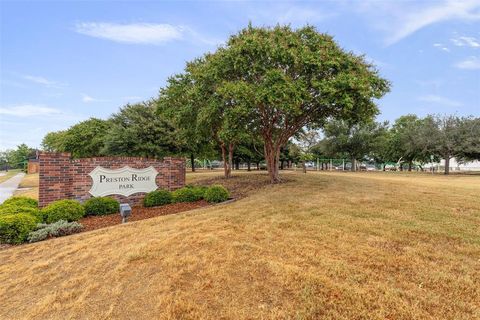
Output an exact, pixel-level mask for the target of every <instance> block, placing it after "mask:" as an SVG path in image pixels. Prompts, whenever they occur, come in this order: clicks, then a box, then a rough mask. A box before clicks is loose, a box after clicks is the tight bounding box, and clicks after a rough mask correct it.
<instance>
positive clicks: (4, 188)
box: [0, 173, 25, 204]
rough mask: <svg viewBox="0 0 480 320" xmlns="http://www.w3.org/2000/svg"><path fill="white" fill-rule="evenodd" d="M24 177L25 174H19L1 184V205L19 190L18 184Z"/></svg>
mask: <svg viewBox="0 0 480 320" xmlns="http://www.w3.org/2000/svg"><path fill="white" fill-rule="evenodd" d="M24 176H25V173H17V174H16V175H14V176H13V177H11V178H10V179H8V180H7V181H4V182H2V183H0V204H2V203H3V201H5V200H7V199H8V198H10V197H11V196H12V195H13V192H14V191H15V190H17V188H18V184H19V183H20V181H22V178H23V177H24Z"/></svg>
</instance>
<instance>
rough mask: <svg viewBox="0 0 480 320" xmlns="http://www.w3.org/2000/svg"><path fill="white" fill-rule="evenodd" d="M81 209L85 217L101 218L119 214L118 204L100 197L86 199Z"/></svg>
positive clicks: (107, 198)
mask: <svg viewBox="0 0 480 320" xmlns="http://www.w3.org/2000/svg"><path fill="white" fill-rule="evenodd" d="M83 207H84V208H85V214H86V215H94V216H103V215H106V214H111V213H117V212H119V209H120V203H119V202H118V201H117V200H115V199H112V198H109V197H100V198H91V199H88V200H87V201H85V203H84V204H83Z"/></svg>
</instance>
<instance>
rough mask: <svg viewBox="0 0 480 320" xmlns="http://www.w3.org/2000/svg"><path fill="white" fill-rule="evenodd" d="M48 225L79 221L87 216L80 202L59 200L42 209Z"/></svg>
mask: <svg viewBox="0 0 480 320" xmlns="http://www.w3.org/2000/svg"><path fill="white" fill-rule="evenodd" d="M42 214H43V216H44V217H45V222H46V223H53V222H57V221H59V220H66V221H69V222H71V221H77V220H79V219H80V218H81V217H83V216H84V215H85V209H84V208H83V206H82V205H81V204H80V202H78V201H75V200H58V201H54V202H52V203H50V204H49V205H48V206H46V207H45V208H43V209H42Z"/></svg>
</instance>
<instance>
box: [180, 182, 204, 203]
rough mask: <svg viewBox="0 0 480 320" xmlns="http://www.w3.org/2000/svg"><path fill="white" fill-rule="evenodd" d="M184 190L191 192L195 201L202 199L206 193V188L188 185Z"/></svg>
mask: <svg viewBox="0 0 480 320" xmlns="http://www.w3.org/2000/svg"><path fill="white" fill-rule="evenodd" d="M185 188H190V189H192V190H193V193H194V194H195V196H196V197H197V200H201V199H203V198H204V196H205V191H207V189H208V188H207V187H205V186H192V185H188V186H185Z"/></svg>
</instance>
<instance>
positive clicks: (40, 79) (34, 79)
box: [21, 75, 65, 88]
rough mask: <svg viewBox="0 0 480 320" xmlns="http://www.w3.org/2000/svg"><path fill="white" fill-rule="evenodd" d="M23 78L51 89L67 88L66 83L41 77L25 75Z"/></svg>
mask: <svg viewBox="0 0 480 320" xmlns="http://www.w3.org/2000/svg"><path fill="white" fill-rule="evenodd" d="M21 77H22V78H23V79H25V80H28V81H31V82H34V83H37V84H41V85H44V86H46V87H49V88H60V87H64V86H65V84H64V83H60V82H56V81H52V80H48V79H47V78H44V77H40V76H32V75H23V76H21Z"/></svg>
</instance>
